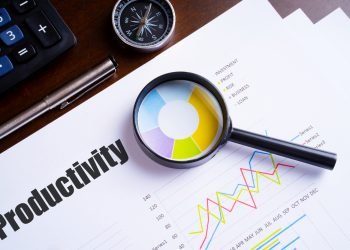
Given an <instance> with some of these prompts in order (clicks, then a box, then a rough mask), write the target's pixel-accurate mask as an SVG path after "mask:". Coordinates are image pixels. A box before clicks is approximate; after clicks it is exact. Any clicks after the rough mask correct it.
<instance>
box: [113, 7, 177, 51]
mask: <svg viewBox="0 0 350 250" xmlns="http://www.w3.org/2000/svg"><path fill="white" fill-rule="evenodd" d="M175 18H176V17H175V11H174V8H173V6H172V5H171V3H170V2H169V1H168V0H119V1H118V2H117V3H116V4H115V6H114V9H113V13H112V23H113V28H114V31H115V32H116V34H117V36H118V38H119V39H120V40H121V41H122V43H124V44H126V45H127V46H129V47H132V48H134V49H137V50H139V51H143V52H151V51H155V50H157V49H160V48H162V47H164V46H165V45H166V44H167V43H168V42H169V41H170V38H171V36H172V34H173V33H174V29H175Z"/></svg>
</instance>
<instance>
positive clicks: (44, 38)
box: [26, 12, 61, 47]
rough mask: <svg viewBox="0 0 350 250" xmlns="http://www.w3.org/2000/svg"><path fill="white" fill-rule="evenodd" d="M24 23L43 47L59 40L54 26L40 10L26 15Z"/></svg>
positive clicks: (59, 37)
mask: <svg viewBox="0 0 350 250" xmlns="http://www.w3.org/2000/svg"><path fill="white" fill-rule="evenodd" d="M26 23H27V25H28V26H29V28H30V30H31V31H32V32H33V33H34V34H35V36H36V37H37V38H38V39H39V41H40V42H41V44H42V45H43V46H44V47H51V46H52V45H54V44H56V43H57V42H58V41H59V40H61V36H60V35H59V34H58V32H57V31H56V29H55V27H54V26H53V25H52V24H51V23H50V21H49V20H48V19H47V18H46V17H45V15H44V14H43V13H42V12H38V13H36V14H34V15H32V16H30V17H28V18H27V19H26Z"/></svg>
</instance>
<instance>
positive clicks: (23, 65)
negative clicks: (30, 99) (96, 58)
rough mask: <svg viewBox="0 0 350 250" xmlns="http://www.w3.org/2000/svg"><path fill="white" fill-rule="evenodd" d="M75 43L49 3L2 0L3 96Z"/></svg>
mask: <svg viewBox="0 0 350 250" xmlns="http://www.w3.org/2000/svg"><path fill="white" fill-rule="evenodd" d="M75 44H76V38H75V36H74V34H73V33H72V31H71V30H70V29H69V28H68V26H67V25H66V24H65V23H64V21H63V19H62V18H61V17H60V15H59V14H58V13H57V11H56V9H55V8H54V7H53V5H52V4H51V3H50V1H49V0H0V94H1V93H3V92H4V91H6V90H7V89H9V88H10V87H12V86H13V85H15V84H17V83H19V82H20V81H22V80H24V79H26V78H28V77H29V76H30V75H31V74H33V73H34V72H35V71H37V70H39V69H40V68H42V67H44V66H45V65H47V64H48V63H49V62H50V61H52V60H54V59H55V58H56V57H57V56H59V55H61V54H62V53H63V52H65V51H67V50H68V49H69V48H71V47H73V46H74V45H75Z"/></svg>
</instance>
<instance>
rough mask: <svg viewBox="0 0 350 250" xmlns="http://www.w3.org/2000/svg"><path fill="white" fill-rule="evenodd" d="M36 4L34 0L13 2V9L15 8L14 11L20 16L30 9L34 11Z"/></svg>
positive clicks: (16, 0)
mask: <svg viewBox="0 0 350 250" xmlns="http://www.w3.org/2000/svg"><path fill="white" fill-rule="evenodd" d="M35 6H36V3H35V1H34V0H15V1H13V7H15V9H16V11H17V12H18V13H20V14H23V13H26V12H28V11H30V10H32V9H34V8H35Z"/></svg>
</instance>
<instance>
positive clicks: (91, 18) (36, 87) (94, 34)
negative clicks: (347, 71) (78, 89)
mask: <svg viewBox="0 0 350 250" xmlns="http://www.w3.org/2000/svg"><path fill="white" fill-rule="evenodd" d="M0 1H1V0H0ZM51 1H52V2H53V4H54V5H55V7H56V8H57V10H58V11H59V13H60V14H61V16H62V17H63V19H64V20H65V21H66V23H67V24H68V26H70V28H71V29H72V31H73V32H74V34H75V35H76V37H77V39H78V44H77V46H76V47H74V48H73V49H71V50H70V51H68V52H67V53H66V54H64V55H63V56H61V57H60V58H59V59H57V60H56V61H54V62H53V63H51V64H50V65H48V66H47V67H46V68H45V69H43V70H42V71H40V72H38V73H37V74H35V75H33V76H32V77H31V78H30V79H28V80H26V81H24V82H23V83H22V84H20V85H19V86H17V87H15V88H14V89H11V90H10V91H9V92H7V93H6V94H4V95H2V96H0V124H1V123H3V122H5V121H7V120H8V119H10V118H11V117H13V116H14V115H16V114H17V113H19V112H20V111H22V110H24V109H26V108H28V107H30V106H31V105H32V104H34V103H35V102H37V101H39V100H41V99H42V98H44V97H45V96H46V95H47V94H49V93H50V92H52V91H53V90H55V89H56V88H58V87H60V86H62V85H63V84H65V83H66V82H67V81H69V80H72V79H74V78H75V77H77V76H79V75H80V74H82V73H84V72H85V71H87V70H88V69H89V68H90V67H92V66H94V65H95V64H96V63H98V62H100V61H101V60H103V59H104V58H106V57H107V56H108V55H113V56H114V57H115V58H116V59H117V61H118V63H119V70H118V74H117V76H116V77H114V78H113V79H110V80H109V81H108V82H105V83H104V84H102V85H100V86H98V87H97V88H96V89H94V90H93V91H91V92H90V93H88V94H87V95H85V96H84V97H83V98H81V99H80V100H79V101H77V102H75V103H74V104H73V105H71V106H69V107H68V108H66V109H64V110H52V111H50V112H48V113H46V114H44V115H43V116H41V117H39V118H38V119H36V120H35V121H33V122H31V123H29V124H27V125H26V126H24V127H23V128H21V129H19V130H18V131H16V132H15V133H13V134H11V135H9V136H8V137H6V138H5V139H3V140H0V152H3V151H4V150H6V149H7V148H9V147H11V146H13V145H14V144H16V143H17V142H19V141H21V140H23V139H24V138H26V137H27V136H29V135H30V134H32V133H33V132H35V131H37V130H39V129H40V128H42V127H43V126H45V125H46V124H48V123H50V122H52V121H53V120H55V119H57V118H58V117H60V116H61V115H63V114H64V113H65V112H67V111H69V110H71V109H72V108H74V107H76V106H77V105H79V104H81V103H82V102H84V101H85V100H87V99H88V98H89V97H91V96H93V95H95V94H97V93H98V92H99V91H101V90H102V89H104V88H106V87H108V86H110V85H111V84H113V83H114V82H115V81H116V80H117V79H119V78H121V77H123V76H125V75H126V74H128V73H130V72H131V71H133V70H134V69H136V68H138V67H139V66H141V65H142V64H144V63H146V62H147V61H149V60H151V59H152V58H153V57H155V56H156V55H157V54H158V53H161V52H162V51H164V50H166V49H167V48H169V47H171V46H172V45H174V44H175V43H177V42H179V41H180V40H181V39H183V38H185V37H186V36H188V35H190V34H191V33H192V32H194V31H195V30H197V29H199V28H200V27H202V26H203V25H204V24H206V23H208V22H209V21H211V20H212V19H214V18H215V17H217V16H218V15H220V14H221V13H223V12H225V11H226V10H228V9H229V8H231V7H233V6H234V5H236V4H237V3H238V2H240V0H188V1H187V0H171V3H172V4H173V6H174V8H175V12H176V15H177V22H176V29H175V35H174V37H173V38H172V41H171V42H170V44H169V45H168V46H167V47H165V48H164V49H162V50H161V51H159V52H156V53H152V54H140V53H136V52H132V51H130V50H127V49H125V48H122V47H121V46H120V44H119V43H118V41H117V39H116V35H115V34H114V31H113V29H112V25H111V12H112V9H113V6H114V4H115V2H116V0H103V1H96V0H51ZM268 1H269V2H270V3H271V5H272V6H273V7H274V8H275V9H276V11H277V12H278V13H279V14H280V15H281V18H284V17H286V16H288V15H289V14H291V13H292V12H294V11H295V10H296V9H298V8H301V9H302V10H303V11H304V13H305V14H306V15H307V16H308V17H309V19H310V20H311V21H312V22H313V23H317V22H318V21H319V20H321V19H322V18H324V17H325V16H327V15H328V14H329V13H330V12H332V11H334V10H335V9H336V8H338V7H341V8H342V10H343V11H344V12H345V13H346V14H347V15H348V16H349V17H350V0H339V1H338V0H337V1H335V0H268Z"/></svg>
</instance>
